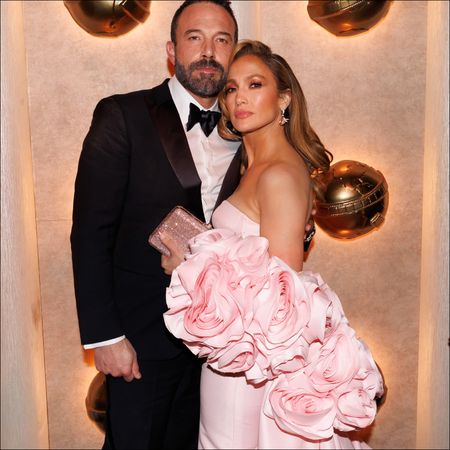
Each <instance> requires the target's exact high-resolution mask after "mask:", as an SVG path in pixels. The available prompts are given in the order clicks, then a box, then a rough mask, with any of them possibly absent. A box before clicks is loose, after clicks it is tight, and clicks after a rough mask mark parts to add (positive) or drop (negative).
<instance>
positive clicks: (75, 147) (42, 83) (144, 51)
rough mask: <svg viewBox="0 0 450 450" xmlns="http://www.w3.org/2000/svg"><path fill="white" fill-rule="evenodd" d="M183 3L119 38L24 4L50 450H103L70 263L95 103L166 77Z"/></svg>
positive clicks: (157, 11) (57, 8)
mask: <svg viewBox="0 0 450 450" xmlns="http://www.w3.org/2000/svg"><path fill="white" fill-rule="evenodd" d="M176 7H177V2H159V1H156V2H152V3H151V16H150V17H149V19H148V21H147V22H146V23H145V25H140V26H138V27H136V28H135V29H134V30H132V31H131V32H130V33H129V34H127V35H124V36H122V37H120V38H118V39H110V38H109V39H108V38H98V37H93V36H91V35H89V34H87V33H86V32H85V31H84V30H82V29H81V28H80V27H79V26H78V25H77V24H76V23H75V22H74V21H73V19H72V17H71V16H70V14H69V12H68V10H67V9H66V8H65V6H64V4H63V2H62V1H51V2H49V1H33V2H25V3H24V18H25V28H26V43H27V57H28V72H29V98H30V121H31V132H32V147H33V162H34V172H35V182H36V183H35V189H36V221H37V229H38V239H39V260H40V276H41V296H42V309H43V315H44V340H45V358H46V370H47V392H48V417H49V434H50V446H51V448H58V449H63V448H78V449H82V448H86V449H88V448H99V447H100V446H101V443H102V441H103V435H102V434H101V433H100V432H99V431H98V430H97V429H96V427H95V426H94V425H93V424H92V422H91V421H90V420H89V419H88V417H87V415H86V409H85V405H84V401H85V398H86V393H87V390H88V387H89V383H90V382H91V380H92V378H93V377H94V375H95V373H96V370H95V368H94V367H93V366H92V362H91V360H90V358H89V357H86V356H84V355H83V351H82V348H81V346H80V340H79V333H78V323H77V318H76V311H75V300H74V292H73V284H72V283H73V281H72V266H71V259H70V245H69V234H70V227H71V214H72V211H71V210H72V198H73V184H74V179H75V174H76V169H77V164H78V158H79V154H80V149H81V145H82V141H83V139H84V136H85V135H86V133H87V130H88V128H89V125H90V122H91V118H92V112H93V110H94V107H95V105H96V103H97V102H98V101H99V100H100V99H101V98H102V97H105V96H108V95H111V94H114V93H118V92H127V91H131V90H137V89H144V88H148V87H150V86H153V85H155V84H157V83H159V82H161V81H162V80H163V79H164V78H165V77H166V76H167V69H166V60H165V58H164V54H165V42H166V40H167V39H168V38H169V33H168V30H169V27H170V20H171V17H172V15H173V12H174V11H175V9H176Z"/></svg>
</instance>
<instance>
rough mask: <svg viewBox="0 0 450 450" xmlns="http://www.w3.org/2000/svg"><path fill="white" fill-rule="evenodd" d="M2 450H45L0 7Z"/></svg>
mask: <svg viewBox="0 0 450 450" xmlns="http://www.w3.org/2000/svg"><path fill="white" fill-rule="evenodd" d="M1 47H2V51H1V79H2V82H1V111H2V114H1V179H2V185H1V241H2V242H1V261H2V273H1V299H2V300H1V380H2V383H1V448H5V449H6V448H8V449H13V448H47V446H48V427H47V401H46V392H45V368H44V345H43V340H42V316H41V301H40V295H39V267H38V254H37V238H36V221H35V205H34V192H33V190H34V189H33V170H32V161H31V146H30V123H29V115H28V95H27V89H28V86H27V73H26V60H25V44H24V37H23V14H22V4H21V2H2V3H1Z"/></svg>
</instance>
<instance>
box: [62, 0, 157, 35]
mask: <svg viewBox="0 0 450 450" xmlns="http://www.w3.org/2000/svg"><path fill="white" fill-rule="evenodd" d="M64 5H65V6H66V8H67V9H68V10H69V12H70V14H71V15H72V18H73V19H74V20H75V22H76V23H77V24H78V25H79V26H80V27H81V28H83V29H84V30H85V31H87V32H88V33H90V34H93V35H94V36H106V37H115V36H120V35H122V34H125V33H128V31H130V30H132V29H133V28H134V27H136V25H139V24H140V23H144V22H145V21H146V20H147V18H148V16H149V15H150V0H95V1H92V0H65V1H64Z"/></svg>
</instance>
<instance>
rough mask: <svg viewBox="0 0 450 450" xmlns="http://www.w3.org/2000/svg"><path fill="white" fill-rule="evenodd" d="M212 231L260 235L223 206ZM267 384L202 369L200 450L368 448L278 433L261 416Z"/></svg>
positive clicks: (342, 438)
mask: <svg viewBox="0 0 450 450" xmlns="http://www.w3.org/2000/svg"><path fill="white" fill-rule="evenodd" d="M213 225H214V228H228V229H231V230H233V231H234V232H236V233H240V234H242V235H243V237H246V236H259V224H258V223H256V222H253V221H252V220H251V219H250V218H248V217H247V216H246V215H245V214H243V213H242V212H241V211H239V210H238V209H237V208H236V207H234V206H233V205H232V204H231V203H230V202H228V201H224V202H223V203H222V204H221V205H220V206H219V208H217V210H216V211H215V212H214V215H213ZM267 386H268V383H264V384H262V386H260V387H255V386H254V385H252V384H249V383H247V382H246V379H245V377H244V375H240V374H230V375H224V374H221V373H219V372H216V371H214V370H213V369H211V368H210V367H209V366H207V365H206V364H204V365H203V369H202V377H201V391H200V399H201V400H200V404H201V406H200V434H199V448H202V449H231V448H236V449H263V448H264V449H285V448H286V449H352V448H364V449H367V448H370V447H368V446H367V445H366V444H365V443H364V442H359V441H354V440H351V439H350V438H349V437H348V436H346V435H345V433H343V434H340V435H338V434H334V435H333V436H332V438H331V439H327V440H323V441H320V442H318V441H314V442H313V441H308V440H304V439H302V438H300V437H298V436H295V435H292V434H289V433H287V432H284V431H282V430H281V429H280V428H279V427H278V426H277V425H276V423H275V422H274V421H273V420H272V419H270V418H268V417H267V416H266V415H265V414H264V413H263V401H264V396H265V390H266V387H267Z"/></svg>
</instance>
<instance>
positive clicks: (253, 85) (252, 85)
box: [250, 81, 262, 89]
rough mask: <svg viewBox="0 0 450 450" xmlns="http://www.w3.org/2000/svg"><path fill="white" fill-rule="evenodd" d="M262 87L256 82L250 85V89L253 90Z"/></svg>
mask: <svg viewBox="0 0 450 450" xmlns="http://www.w3.org/2000/svg"><path fill="white" fill-rule="evenodd" d="M261 86H262V85H261V83H260V82H258V81H253V82H251V83H250V88H252V89H255V88H260V87H261Z"/></svg>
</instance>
